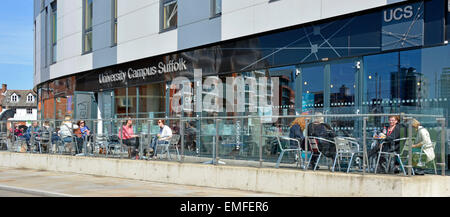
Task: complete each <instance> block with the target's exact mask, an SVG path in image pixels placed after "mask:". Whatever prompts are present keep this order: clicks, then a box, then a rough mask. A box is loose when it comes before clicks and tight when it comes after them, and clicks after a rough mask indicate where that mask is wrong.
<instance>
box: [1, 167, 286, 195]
mask: <svg viewBox="0 0 450 217" xmlns="http://www.w3.org/2000/svg"><path fill="white" fill-rule="evenodd" d="M0 190H1V191H3V192H5V191H7V192H16V193H18V194H17V195H20V196H30V195H34V196H44V197H283V196H291V195H282V194H271V193H260V192H252V191H242V190H232V189H231V190H230V189H220V188H210V187H198V186H189V185H177V184H167V183H158V182H149V181H140V180H133V179H121V178H112V177H102V176H92V175H83V174H75V173H61V172H52V171H45V170H32V169H17V168H5V167H0ZM1 191H0V193H1Z"/></svg>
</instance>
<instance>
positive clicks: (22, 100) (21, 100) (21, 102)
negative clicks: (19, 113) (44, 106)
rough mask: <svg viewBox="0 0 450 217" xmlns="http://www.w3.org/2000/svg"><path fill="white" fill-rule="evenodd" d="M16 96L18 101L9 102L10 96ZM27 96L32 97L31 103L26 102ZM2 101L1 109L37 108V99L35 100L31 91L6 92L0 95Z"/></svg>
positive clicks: (34, 95)
mask: <svg viewBox="0 0 450 217" xmlns="http://www.w3.org/2000/svg"><path fill="white" fill-rule="evenodd" d="M14 94H15V95H17V97H18V101H17V102H12V101H11V96H12V95H14ZM29 94H32V95H33V98H34V100H33V102H28V101H27V96H28V95H29ZM2 95H3V96H4V97H3V100H2V101H0V106H2V107H3V108H13V107H15V108H17V107H20V108H34V107H37V99H36V94H34V93H33V91H32V90H7V91H6V92H5V93H2Z"/></svg>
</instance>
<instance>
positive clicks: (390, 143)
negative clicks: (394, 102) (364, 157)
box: [368, 115, 400, 173]
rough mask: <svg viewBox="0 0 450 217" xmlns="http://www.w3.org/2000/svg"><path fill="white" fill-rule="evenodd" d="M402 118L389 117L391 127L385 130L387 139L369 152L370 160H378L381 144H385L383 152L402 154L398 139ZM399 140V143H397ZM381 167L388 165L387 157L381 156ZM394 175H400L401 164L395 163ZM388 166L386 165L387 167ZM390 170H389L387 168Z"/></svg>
mask: <svg viewBox="0 0 450 217" xmlns="http://www.w3.org/2000/svg"><path fill="white" fill-rule="evenodd" d="M399 122H400V117H399V116H396V115H391V116H389V126H388V127H387V128H386V127H385V128H384V129H383V134H384V135H386V138H385V139H384V140H383V142H382V143H380V144H378V145H377V146H375V147H374V148H373V149H371V150H370V151H369V154H368V155H369V158H376V157H377V156H378V153H379V152H380V147H381V144H383V149H382V151H383V152H396V153H400V141H398V139H399V138H400V125H399ZM395 140H397V141H395ZM379 163H380V164H381V165H383V164H385V163H386V158H385V156H380V162H379ZM394 165H395V166H394V173H398V172H399V171H400V169H399V166H400V162H397V161H394ZM387 166H388V165H386V167H387ZM383 169H385V168H383V167H381V172H385V171H383ZM386 169H388V168H386Z"/></svg>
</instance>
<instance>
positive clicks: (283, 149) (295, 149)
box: [275, 136, 303, 168]
mask: <svg viewBox="0 0 450 217" xmlns="http://www.w3.org/2000/svg"><path fill="white" fill-rule="evenodd" d="M276 138H277V141H278V146H279V147H280V150H281V153H280V156H279V157H278V160H277V163H276V165H275V168H279V166H280V162H281V160H282V159H283V156H284V153H286V152H296V154H297V155H298V161H297V167H298V166H299V164H300V166H303V159H302V156H301V153H302V149H301V148H300V141H299V140H298V139H293V138H289V137H285V136H276ZM282 140H285V141H287V144H288V145H286V146H283V143H282V142H281V141H282ZM290 141H294V142H295V143H296V144H297V145H296V146H295V147H290Z"/></svg>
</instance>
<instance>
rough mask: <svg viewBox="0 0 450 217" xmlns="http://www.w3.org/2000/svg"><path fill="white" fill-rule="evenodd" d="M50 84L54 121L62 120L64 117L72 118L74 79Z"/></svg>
mask: <svg viewBox="0 0 450 217" xmlns="http://www.w3.org/2000/svg"><path fill="white" fill-rule="evenodd" d="M52 83H53V87H54V95H55V109H56V110H55V111H56V112H55V115H56V119H60V120H62V119H64V116H66V115H69V116H71V117H74V116H73V112H74V101H73V96H74V90H75V77H74V76H72V77H68V78H62V79H59V80H56V81H54V82H52Z"/></svg>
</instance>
